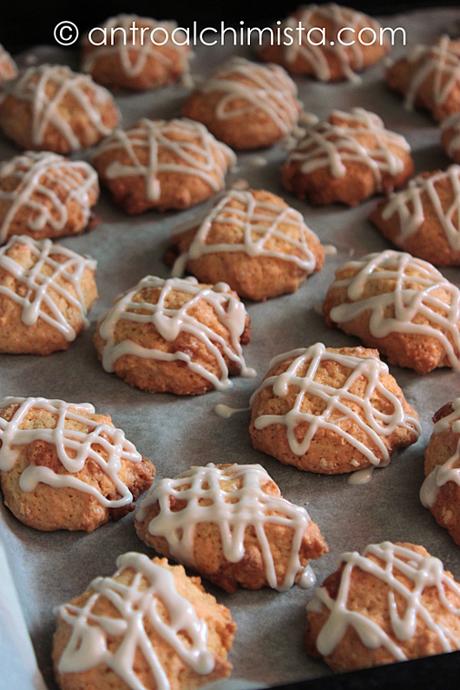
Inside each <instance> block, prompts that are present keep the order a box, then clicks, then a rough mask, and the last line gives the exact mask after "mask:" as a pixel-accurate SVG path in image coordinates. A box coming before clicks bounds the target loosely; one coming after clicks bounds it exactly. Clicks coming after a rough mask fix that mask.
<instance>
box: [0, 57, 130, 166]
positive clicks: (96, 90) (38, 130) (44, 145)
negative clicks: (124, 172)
mask: <svg viewBox="0 0 460 690" xmlns="http://www.w3.org/2000/svg"><path fill="white" fill-rule="evenodd" d="M14 114H16V118H15V117H14ZM118 120H119V112H118V110H117V108H116V106H115V103H114V101H113V99H112V96H111V95H110V93H109V92H108V91H107V90H106V89H104V88H103V87H102V86H98V85H97V84H95V83H94V82H93V80H92V79H91V78H90V77H89V76H86V75H83V74H78V73H76V72H73V71H72V70H71V69H69V67H66V66H64V65H40V66H39V67H30V68H29V69H27V70H26V71H25V72H24V73H23V74H22V75H21V76H20V77H19V79H18V80H17V81H15V82H14V83H13V84H12V85H11V86H8V90H7V93H6V96H5V98H4V99H3V101H2V103H1V104H0V124H1V125H2V127H3V129H4V131H5V133H6V134H7V135H8V136H9V137H10V138H12V139H13V140H14V141H15V142H16V143H17V144H18V145H20V146H23V147H24V148H30V149H46V150H50V151H56V152H57V153H70V152H71V151H78V150H79V149H81V148H85V147H88V146H92V145H93V144H95V143H96V142H98V141H100V140H101V139H102V138H103V137H105V136H107V135H108V134H110V132H111V131H112V130H113V128H114V127H115V126H116V125H117V123H118ZM19 126H21V127H22V130H23V131H19Z"/></svg>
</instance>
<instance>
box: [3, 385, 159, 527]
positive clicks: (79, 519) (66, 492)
mask: <svg viewBox="0 0 460 690" xmlns="http://www.w3.org/2000/svg"><path fill="white" fill-rule="evenodd" d="M0 442H1V445H0V482H1V487H2V492H3V498H4V501H5V505H6V506H7V507H8V508H9V509H10V510H11V512H12V513H13V514H14V515H15V516H16V517H17V518H18V520H20V521H21V522H23V523H24V524H25V525H28V526H29V527H34V528H35V529H39V530H44V531H51V530H58V529H66V530H84V531H85V532H92V531H93V530H95V529H96V528H97V527H100V525H103V524H104V523H105V522H107V521H108V520H110V519H115V518H119V517H122V516H123V515H125V514H126V513H127V512H129V511H130V510H132V509H133V507H134V502H135V500H136V498H137V497H138V495H139V494H140V493H142V492H143V491H145V490H146V489H148V487H149V486H150V485H151V483H152V481H153V477H154V474H155V468H154V466H153V465H152V463H151V462H149V461H148V460H145V459H144V458H142V456H141V455H140V454H139V453H138V452H137V450H136V448H135V447H134V445H133V444H132V443H130V441H128V440H127V439H126V438H125V435H124V433H123V431H122V430H121V429H117V428H116V427H115V426H114V425H113V423H112V420H111V418H110V417H109V416H107V415H101V414H96V411H95V409H94V407H93V406H92V405H89V404H83V405H81V404H75V405H74V404H70V403H66V402H63V401H62V400H47V399H46V398H5V399H4V400H2V401H0Z"/></svg>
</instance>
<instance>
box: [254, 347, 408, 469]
mask: <svg viewBox="0 0 460 690" xmlns="http://www.w3.org/2000/svg"><path fill="white" fill-rule="evenodd" d="M376 354H377V353H375V351H372V350H365V349H364V348H354V349H352V348H343V349H334V348H326V346H325V345H323V344H322V343H317V344H315V345H312V346H310V347H308V348H301V349H298V350H293V351H292V352H286V353H284V354H282V355H279V356H278V357H275V358H274V359H273V360H272V361H271V362H270V371H269V373H268V375H267V377H266V378H265V379H264V381H263V382H262V384H261V386H260V387H259V388H258V389H257V390H256V391H255V393H254V394H253V396H252V398H251V401H250V404H251V409H252V418H251V438H252V441H253V445H255V447H256V448H260V449H261V450H265V451H266V452H268V451H267V447H266V444H265V443H264V442H263V438H262V437H263V436H264V430H267V432H270V429H283V430H284V436H285V439H286V440H287V445H288V448H289V451H290V453H291V454H292V455H293V456H294V458H291V459H289V458H288V457H287V456H285V454H284V453H283V454H281V455H280V457H278V456H277V455H275V457H278V459H280V460H281V461H282V462H289V464H296V463H297V465H298V466H299V467H300V469H312V471H319V472H321V471H322V472H326V473H331V472H351V471H356V470H359V469H360V468H361V467H363V466H364V467H369V466H385V465H388V464H389V462H390V459H391V453H392V451H393V450H394V448H395V447H397V445H398V441H397V440H396V441H395V439H397V437H398V435H399V434H401V433H402V434H403V435H404V438H403V439H401V445H403V446H404V445H409V444H410V443H414V442H415V440H416V439H417V437H418V435H419V433H420V425H419V422H418V418H417V414H416V412H415V411H414V410H413V409H412V408H410V407H409V405H408V404H407V403H406V401H405V400H404V397H403V395H402V393H401V390H400V389H399V387H398V386H397V384H396V382H395V381H394V379H392V377H389V372H388V367H387V365H386V364H385V363H384V362H381V361H380V359H378V356H376ZM334 368H340V370H341V371H342V372H346V373H345V375H344V376H343V378H344V381H343V383H342V385H338V383H336V382H335V381H331V380H323V379H322V372H325V373H328V372H333V371H334ZM363 379H364V381H365V385H364V386H363V385H362V381H363ZM270 391H271V398H272V399H271V398H270V399H267V394H268V393H270ZM264 400H265V402H264ZM312 400H313V401H317V402H318V404H317V405H316V404H315V405H312V404H311V401H312ZM328 433H331V434H332V435H333V436H334V438H335V437H339V440H340V441H341V446H342V460H343V461H344V462H345V460H344V458H345V453H344V447H345V444H346V445H347V446H351V448H352V450H354V451H356V452H355V453H354V457H353V460H352V461H351V462H350V464H349V466H348V465H346V466H339V467H333V466H332V465H331V466H329V465H330V463H329V459H328V457H327V450H326V449H322V448H320V449H319V450H318V451H317V450H316V445H317V443H319V441H320V439H322V438H323V437H325V436H326V435H327V434H328ZM406 435H407V438H406ZM330 446H331V449H332V443H331V444H330ZM273 451H275V448H274V445H273ZM317 453H319V454H320V455H321V454H322V455H323V457H322V458H320V460H319V463H316V460H315V458H314V457H313V455H315V456H316V454H317ZM309 454H311V456H312V457H311V458H310V457H309ZM358 457H360V458H361V461H359V460H358ZM295 458H297V460H296V459H295ZM310 463H311V464H310ZM317 464H318V466H316V465H317Z"/></svg>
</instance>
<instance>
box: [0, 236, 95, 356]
mask: <svg viewBox="0 0 460 690" xmlns="http://www.w3.org/2000/svg"><path fill="white" fill-rule="evenodd" d="M95 273H96V262H95V261H93V260H92V259H89V258H87V257H84V256H80V254H77V253H76V252H73V251H72V250H71V249H67V247H62V246H61V245H59V244H53V243H52V242H51V241H50V240H40V241H37V240H33V239H31V238H30V237H14V236H13V237H11V238H10V240H9V241H8V243H7V244H6V245H5V246H4V247H1V248H0V352H8V353H12V354H35V355H48V354H50V353H52V352H56V351H57V350H66V349H67V348H68V347H69V346H70V344H71V343H72V342H73V341H74V340H75V338H76V337H77V336H78V334H79V333H80V332H81V331H82V330H83V329H84V328H85V327H87V326H88V320H87V313H88V311H89V309H90V308H91V306H92V304H93V302H94V301H95V299H96V298H97V287H96V281H95Z"/></svg>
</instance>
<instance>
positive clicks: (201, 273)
mask: <svg viewBox="0 0 460 690" xmlns="http://www.w3.org/2000/svg"><path fill="white" fill-rule="evenodd" d="M174 258H175V259H176V261H175V263H174V267H173V275H175V276H181V275H183V273H184V272H188V273H192V274H193V275H194V276H196V278H198V280H199V281H200V282H202V283H220V282H225V283H228V285H230V287H231V288H232V290H235V292H237V293H238V295H239V296H240V297H241V298H242V299H251V300H254V301H259V300H265V299H268V298H270V297H277V296H278V295H283V294H285V293H287V292H295V291H296V290H297V288H298V287H299V285H300V284H301V283H302V282H303V281H304V280H305V278H306V277H307V276H309V275H311V274H312V273H315V272H316V271H319V270H321V268H322V267H323V263H324V249H323V247H322V245H321V242H320V241H319V239H318V238H317V237H316V235H315V234H314V233H313V232H312V231H311V230H310V229H309V228H308V227H307V225H306V224H305V221H304V219H303V216H302V215H301V213H299V211H296V210H295V209H294V208H292V207H291V206H288V205H287V204H286V203H285V202H284V201H283V199H281V197H279V196H276V195H275V194H271V193H270V192H266V191H265V190H258V189H257V190H254V189H249V190H247V191H246V190H245V191H239V190H236V189H235V190H232V191H230V192H228V193H227V194H226V195H225V196H224V197H222V199H220V200H219V201H218V203H217V204H216V205H215V207H214V208H213V209H212V210H211V211H210V213H209V214H208V215H207V216H206V217H205V218H204V220H203V221H202V223H201V225H199V226H198V227H197V228H192V229H191V230H187V231H185V232H183V233H180V234H178V235H176V236H175V237H173V239H172V246H171V248H170V250H169V251H168V253H167V255H166V260H167V262H168V261H169V260H170V259H171V262H172V260H173V259H174Z"/></svg>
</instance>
